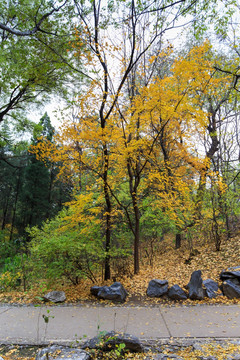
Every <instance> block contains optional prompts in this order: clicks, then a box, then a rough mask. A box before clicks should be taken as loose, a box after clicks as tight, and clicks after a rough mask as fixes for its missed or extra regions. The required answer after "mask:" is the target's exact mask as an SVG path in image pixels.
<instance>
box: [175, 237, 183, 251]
mask: <svg viewBox="0 0 240 360" xmlns="http://www.w3.org/2000/svg"><path fill="white" fill-rule="evenodd" d="M181 240H182V236H181V234H180V233H177V234H176V243H175V249H180V247H181Z"/></svg>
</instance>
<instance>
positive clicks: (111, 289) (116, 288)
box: [92, 282, 128, 302]
mask: <svg viewBox="0 0 240 360" xmlns="http://www.w3.org/2000/svg"><path fill="white" fill-rule="evenodd" d="M92 293H97V295H96V296H97V297H98V298H100V299H105V300H116V301H121V302H124V301H125V300H126V297H127V295H128V293H127V291H126V290H125V289H124V287H123V286H122V284H121V283H120V282H115V283H113V284H112V285H111V286H101V287H100V288H99V290H98V292H97V289H94V290H93V292H92Z"/></svg>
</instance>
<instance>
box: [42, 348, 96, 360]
mask: <svg viewBox="0 0 240 360" xmlns="http://www.w3.org/2000/svg"><path fill="white" fill-rule="evenodd" d="M46 359H49V360H90V359H91V356H90V355H89V354H88V353H87V352H86V351H84V350H82V349H73V348H65V347H63V346H55V345H53V346H50V347H48V348H45V349H41V350H40V351H39V352H38V353H37V356H36V359H35V360H46Z"/></svg>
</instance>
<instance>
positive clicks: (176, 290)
mask: <svg viewBox="0 0 240 360" xmlns="http://www.w3.org/2000/svg"><path fill="white" fill-rule="evenodd" d="M168 296H169V297H170V299H173V300H186V299H187V294H186V293H185V291H184V290H183V289H182V288H180V286H179V285H173V286H172V287H170V289H169V290H168Z"/></svg>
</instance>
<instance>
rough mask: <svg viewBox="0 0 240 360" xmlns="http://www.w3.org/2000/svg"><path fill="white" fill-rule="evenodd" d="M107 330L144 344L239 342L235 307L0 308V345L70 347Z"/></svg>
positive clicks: (239, 310)
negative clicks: (204, 340)
mask: <svg viewBox="0 0 240 360" xmlns="http://www.w3.org/2000/svg"><path fill="white" fill-rule="evenodd" d="M44 316H45V319H46V317H47V318H48V323H47V322H45V321H44V318H43V317H44ZM111 330H115V331H121V332H126V333H129V334H132V335H135V336H137V337H139V338H140V339H144V340H159V339H170V338H179V339H181V338H214V339H222V338H240V306H239V305H210V306H209V305H198V306H176V307H165V306H155V307H141V306H137V307H130V306H109V307H106V306H100V305H99V306H88V305H77V306H74V305H72V306H50V307H47V306H41V307H34V306H11V305H1V306H0V344H29V345H30V344H31V345H40V344H45V343H50V342H52V343H59V344H71V343H74V342H75V341H76V340H83V339H85V338H92V337H94V336H96V335H97V334H99V332H101V331H111Z"/></svg>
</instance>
